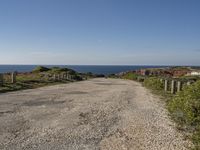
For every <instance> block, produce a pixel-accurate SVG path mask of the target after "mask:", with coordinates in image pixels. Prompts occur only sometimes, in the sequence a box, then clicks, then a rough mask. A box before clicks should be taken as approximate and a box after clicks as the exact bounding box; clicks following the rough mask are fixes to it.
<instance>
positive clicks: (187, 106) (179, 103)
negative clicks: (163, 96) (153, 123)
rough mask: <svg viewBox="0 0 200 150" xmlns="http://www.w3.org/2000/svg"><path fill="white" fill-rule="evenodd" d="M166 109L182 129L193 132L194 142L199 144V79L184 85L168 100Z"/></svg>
mask: <svg viewBox="0 0 200 150" xmlns="http://www.w3.org/2000/svg"><path fill="white" fill-rule="evenodd" d="M168 109H169V111H170V112H171V114H172V117H173V119H175V120H176V121H177V122H178V123H179V125H180V126H181V127H182V128H183V129H185V130H187V131H189V132H191V133H193V141H194V143H195V144H196V145H200V81H197V82H196V83H194V84H192V85H190V86H185V87H184V88H183V91H181V92H179V93H177V94H176V95H175V96H174V97H173V98H172V100H171V101H169V103H168ZM197 149H200V147H198V148H197Z"/></svg>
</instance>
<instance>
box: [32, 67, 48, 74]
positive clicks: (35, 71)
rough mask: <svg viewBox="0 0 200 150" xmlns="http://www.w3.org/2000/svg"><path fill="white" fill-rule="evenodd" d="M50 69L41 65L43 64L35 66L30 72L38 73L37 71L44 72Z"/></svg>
mask: <svg viewBox="0 0 200 150" xmlns="http://www.w3.org/2000/svg"><path fill="white" fill-rule="evenodd" d="M49 70H50V69H49V68H47V67H43V66H37V67H36V68H35V69H33V71H32V72H34V73H39V72H45V71H49Z"/></svg>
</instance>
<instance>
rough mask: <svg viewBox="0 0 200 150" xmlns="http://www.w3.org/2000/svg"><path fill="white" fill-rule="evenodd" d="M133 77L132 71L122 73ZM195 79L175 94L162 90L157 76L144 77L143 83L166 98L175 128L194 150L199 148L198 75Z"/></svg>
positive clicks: (199, 107)
mask: <svg viewBox="0 0 200 150" xmlns="http://www.w3.org/2000/svg"><path fill="white" fill-rule="evenodd" d="M134 77H135V75H134V73H128V74H125V75H123V78H125V79H131V80H136V79H135V78H134ZM182 78H183V79H184V77H182ZM186 78H188V77H186ZM189 78H191V77H189ZM196 80H197V81H196V82H195V83H193V84H191V85H189V86H186V85H184V87H183V89H182V91H180V92H177V93H176V94H175V95H174V94H170V93H169V92H167V93H166V92H164V82H163V81H162V80H160V79H159V78H158V77H147V78H145V80H144V82H143V85H144V86H145V87H147V88H149V89H151V90H152V92H153V93H155V94H158V95H160V96H162V98H163V99H165V100H166V105H167V108H168V110H169V112H170V116H171V118H172V119H173V120H174V121H175V122H176V123H177V128H178V129H179V130H181V131H184V133H185V136H186V137H187V138H189V139H191V140H192V141H193V143H194V146H195V148H194V150H200V80H199V78H198V77H196Z"/></svg>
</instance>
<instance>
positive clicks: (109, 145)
mask: <svg viewBox="0 0 200 150" xmlns="http://www.w3.org/2000/svg"><path fill="white" fill-rule="evenodd" d="M189 145H190V142H188V141H186V140H184V138H183V136H182V135H181V134H180V133H178V132H177V131H176V129H175V125H174V124H173V123H172V122H171V121H170V119H169V117H168V115H167V110H166V109H165V108H164V103H163V102H162V101H161V100H159V99H158V98H157V97H156V96H153V95H152V94H151V93H150V92H149V91H148V90H146V89H145V88H144V87H142V86H141V85H140V84H139V83H136V82H133V81H128V80H120V79H93V80H88V81H83V82H76V83H71V84H63V85H56V86H50V87H43V88H38V89H33V90H24V91H18V92H12V93H5V94H0V149H9V150H23V149H34V150H62V149H65V150H98V149H102V150H140V149H143V150H147V149H149V150H150V149H152V150H172V149H173V150H182V149H187V147H188V146H189Z"/></svg>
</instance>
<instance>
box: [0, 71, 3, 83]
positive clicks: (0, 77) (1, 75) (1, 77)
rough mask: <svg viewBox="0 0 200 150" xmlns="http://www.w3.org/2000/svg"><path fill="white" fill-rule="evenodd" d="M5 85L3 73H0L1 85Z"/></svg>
mask: <svg viewBox="0 0 200 150" xmlns="http://www.w3.org/2000/svg"><path fill="white" fill-rule="evenodd" d="M2 85H3V74H2V73H1V74H0V86H2Z"/></svg>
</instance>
